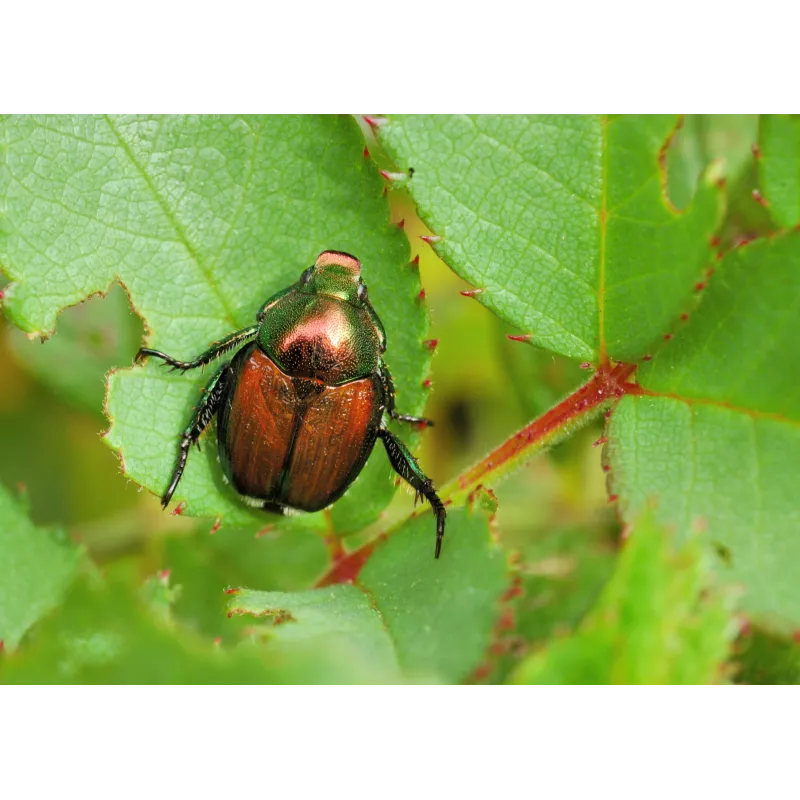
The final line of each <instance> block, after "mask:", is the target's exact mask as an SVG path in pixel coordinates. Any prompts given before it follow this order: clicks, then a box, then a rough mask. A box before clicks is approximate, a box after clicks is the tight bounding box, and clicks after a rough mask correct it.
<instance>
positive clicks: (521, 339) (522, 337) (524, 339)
mask: <svg viewBox="0 0 800 800" xmlns="http://www.w3.org/2000/svg"><path fill="white" fill-rule="evenodd" d="M506 339H510V340H511V341H512V342H529V341H530V340H531V339H533V334H532V333H523V334H520V335H519V336H515V335H514V334H513V333H507V334H506Z"/></svg>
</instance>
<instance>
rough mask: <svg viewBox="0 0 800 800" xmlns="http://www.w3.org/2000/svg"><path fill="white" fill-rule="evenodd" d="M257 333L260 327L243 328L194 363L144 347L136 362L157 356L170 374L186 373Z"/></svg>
mask: <svg viewBox="0 0 800 800" xmlns="http://www.w3.org/2000/svg"><path fill="white" fill-rule="evenodd" d="M256 333H258V325H251V326H250V327H248V328H243V329H242V330H240V331H236V333H232V334H231V335H230V336H226V337H225V338H224V339H220V340H219V341H218V342H214V344H212V345H211V347H209V348H208V350H206V351H205V352H204V353H202V354H201V355H199V356H198V357H197V358H195V359H193V360H192V361H179V360H178V359H177V358H173V357H172V356H168V355H167V354H166V353H162V352H161V351H160V350H152V349H151V348H149V347H142V348H141V349H140V350H139V352H138V353H137V354H136V361H137V362H139V361H143V360H144V358H145V357H146V356H155V357H156V358H160V359H161V360H162V361H164V363H165V364H167V365H168V366H170V367H172V369H171V370H170V372H173V371H175V370H180V371H181V372H186V371H187V370H190V369H196V368H197V367H204V366H205V365H206V364H209V363H211V362H212V361H213V360H214V359H215V358H219V357H220V356H221V355H222V354H223V353H226V352H227V351H228V350H230V349H232V348H234V347H236V346H237V345H239V344H243V343H244V342H246V341H247V340H248V339H252V338H253V337H254V336H255V335H256Z"/></svg>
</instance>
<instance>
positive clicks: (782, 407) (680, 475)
mask: <svg viewBox="0 0 800 800" xmlns="http://www.w3.org/2000/svg"><path fill="white" fill-rule="evenodd" d="M798 265H800V234H798V233H795V232H793V233H790V234H788V235H784V236H780V237H776V238H774V239H772V240H760V241H757V242H754V243H752V244H750V245H748V246H747V247H744V248H738V249H736V250H734V251H732V252H730V253H728V254H727V255H726V256H725V258H724V259H723V260H722V261H721V262H719V264H718V267H717V271H716V274H715V275H714V276H713V277H712V279H711V281H710V284H709V286H708V288H707V289H706V290H705V291H704V292H703V294H704V297H703V301H702V304H701V305H700V307H699V309H698V311H697V313H695V314H693V315H692V317H691V320H690V321H689V323H687V325H686V327H685V328H684V329H683V330H682V331H681V333H680V334H679V335H677V336H676V338H675V339H674V341H672V342H670V344H669V346H668V347H665V348H664V349H663V350H662V351H661V352H660V353H659V354H658V355H656V357H655V358H654V359H653V361H652V362H650V363H649V364H646V365H644V366H642V367H641V368H640V370H639V373H638V376H639V381H640V384H641V386H642V388H643V392H644V394H642V395H640V396H629V397H625V398H623V400H622V401H621V402H620V404H619V406H618V407H617V409H616V410H615V412H614V414H613V416H612V419H611V424H610V428H609V432H608V440H609V442H608V450H609V456H610V463H611V475H612V479H613V484H612V491H613V492H614V493H615V494H619V496H620V504H621V508H622V512H623V516H624V517H625V518H626V519H629V520H630V519H632V518H635V517H636V516H637V515H638V514H640V513H641V512H642V510H643V508H645V507H646V506H647V505H648V504H649V503H650V502H656V503H657V505H656V509H655V515H656V518H657V519H658V520H659V522H660V523H662V524H664V525H667V526H668V527H669V528H670V529H672V530H674V531H676V533H677V534H678V535H679V537H681V538H682V537H685V536H686V535H688V534H689V533H691V531H692V530H695V531H703V532H704V533H703V538H704V540H705V541H707V542H708V544H709V545H710V546H713V547H714V548H715V549H716V550H717V552H718V553H719V554H720V556H721V557H720V558H719V559H718V560H717V564H718V568H719V570H720V571H721V573H722V574H723V575H724V577H725V580H726V581H734V582H737V583H741V584H743V585H744V586H745V588H746V590H747V591H746V594H745V596H744V598H743V603H744V606H745V608H746V609H748V610H749V611H750V612H751V613H752V614H754V615H756V616H757V617H758V619H759V620H761V621H762V622H764V623H765V624H770V625H774V626H778V627H779V628H780V629H782V630H784V631H789V632H791V630H793V629H795V628H796V627H797V626H798V625H799V624H800V593H798V591H797V576H796V564H798V563H800V512H799V511H798V504H797V481H796V474H797V464H798V463H799V462H800V388H798V383H797V379H796V376H797V375H798V374H799V373H800V347H798V344H797V319H798V315H800V269H798Z"/></svg>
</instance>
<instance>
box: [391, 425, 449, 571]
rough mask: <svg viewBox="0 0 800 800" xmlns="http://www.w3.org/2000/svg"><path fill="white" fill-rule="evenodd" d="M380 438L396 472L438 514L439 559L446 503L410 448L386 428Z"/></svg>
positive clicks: (437, 539) (435, 554)
mask: <svg viewBox="0 0 800 800" xmlns="http://www.w3.org/2000/svg"><path fill="white" fill-rule="evenodd" d="M378 436H380V438H381V441H382V442H383V446H384V447H385V448H386V454H387V455H388V456H389V461H390V462H391V465H392V467H393V468H394V471H395V472H396V473H397V474H398V475H399V476H400V477H401V478H402V479H403V480H404V481H406V483H408V484H409V485H410V486H411V487H412V488H413V489H414V490H415V491H416V493H417V499H419V497H420V496H422V497H424V498H425V499H426V500H427V501H428V502H429V503H430V504H431V508H433V513H434V514H436V550H435V551H434V557H435V558H439V553H440V552H441V549H442V538H443V537H444V521H445V518H446V517H447V512H446V511H445V509H444V503H442V501H441V500H440V499H439V495H438V494H436V490H435V489H434V488H433V481H432V480H431V479H430V478H429V477H428V476H427V475H426V474H425V473H424V472H423V471H422V470H421V469H420V468H419V464H417V459H416V458H414V456H412V455H411V453H410V452H409V450H408V448H407V447H406V446H405V445H404V444H403V443H402V442H401V441H400V440H399V439H398V438H397V437H396V436H395V435H394V434H393V433H392V432H391V431H387V430H386V428H381V429H380V430H379V431H378ZM415 502H416V501H415Z"/></svg>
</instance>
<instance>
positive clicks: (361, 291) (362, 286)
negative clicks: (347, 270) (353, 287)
mask: <svg viewBox="0 0 800 800" xmlns="http://www.w3.org/2000/svg"><path fill="white" fill-rule="evenodd" d="M357 297H358V299H359V300H360V301H361V302H362V303H363V302H364V301H365V300H366V299H367V284H366V283H363V282H361V283H359V284H358V292H357Z"/></svg>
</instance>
